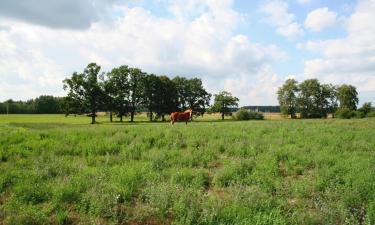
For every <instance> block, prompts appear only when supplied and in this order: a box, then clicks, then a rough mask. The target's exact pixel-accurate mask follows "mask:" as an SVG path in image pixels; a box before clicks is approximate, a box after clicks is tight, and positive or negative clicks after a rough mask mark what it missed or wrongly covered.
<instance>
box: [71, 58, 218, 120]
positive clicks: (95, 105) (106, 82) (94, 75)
mask: <svg viewBox="0 0 375 225" xmlns="http://www.w3.org/2000/svg"><path fill="white" fill-rule="evenodd" d="M92 68H95V69H92ZM99 71H100V66H98V65H96V64H95V63H91V64H89V65H88V66H87V68H86V69H85V70H84V72H83V73H73V75H72V77H71V78H68V79H66V80H64V89H65V90H67V91H68V92H69V93H68V97H67V98H68V99H69V103H71V106H72V107H69V106H70V105H69V104H67V105H68V107H67V108H73V110H71V109H70V110H68V112H70V111H74V110H76V111H77V109H76V108H77V106H78V108H83V109H86V111H88V112H90V113H91V116H92V118H93V119H92V122H93V123H95V116H96V112H98V111H99V110H103V111H109V112H110V113H111V115H112V113H115V114H117V115H118V116H119V117H120V121H122V117H123V116H124V115H127V114H129V113H130V115H131V119H130V121H131V122H133V120H134V114H135V112H136V110H137V109H140V108H143V109H146V110H147V111H148V113H149V118H150V121H152V120H153V119H154V114H156V117H157V118H162V120H165V118H164V116H165V115H166V114H170V113H171V112H173V111H177V110H185V109H187V108H190V109H192V110H193V112H194V113H195V114H203V113H204V112H205V111H206V107H207V106H208V105H209V101H210V98H211V94H209V93H208V92H207V91H206V90H205V89H204V87H203V84H202V81H201V80H200V79H198V78H192V79H187V78H184V77H178V76H177V77H175V78H174V79H172V80H171V79H169V78H168V77H167V76H157V75H155V74H147V73H145V72H142V71H141V70H140V69H137V68H129V67H128V66H126V65H123V66H120V67H117V68H113V69H112V70H111V71H110V72H109V73H102V74H99ZM99 78H100V79H99ZM110 118H111V119H110V120H111V121H112V116H111V117H110Z"/></svg>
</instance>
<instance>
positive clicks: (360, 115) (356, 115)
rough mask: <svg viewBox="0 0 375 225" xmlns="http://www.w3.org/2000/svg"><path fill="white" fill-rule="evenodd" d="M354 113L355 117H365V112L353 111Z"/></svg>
mask: <svg viewBox="0 0 375 225" xmlns="http://www.w3.org/2000/svg"><path fill="white" fill-rule="evenodd" d="M354 115H355V118H359V119H361V118H365V117H366V114H365V113H364V112H362V111H355V112H354Z"/></svg>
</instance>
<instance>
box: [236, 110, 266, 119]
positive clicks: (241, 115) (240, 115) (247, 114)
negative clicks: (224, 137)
mask: <svg viewBox="0 0 375 225" xmlns="http://www.w3.org/2000/svg"><path fill="white" fill-rule="evenodd" d="M263 118H264V117H263V114H261V113H258V112H254V111H249V110H247V109H243V108H242V109H239V110H238V111H237V112H236V113H235V114H234V116H233V119H235V120H262V119H263Z"/></svg>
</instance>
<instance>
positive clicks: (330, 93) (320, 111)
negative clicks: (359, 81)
mask: <svg viewBox="0 0 375 225" xmlns="http://www.w3.org/2000/svg"><path fill="white" fill-rule="evenodd" d="M277 96H278V100H279V104H280V108H281V112H282V113H283V114H284V115H289V116H290V117H291V118H296V113H297V112H299V113H300V117H301V118H325V117H327V115H328V114H332V115H338V116H339V117H340V118H346V117H349V118H352V117H365V116H366V114H367V113H368V112H370V111H371V104H370V105H369V106H368V105H365V106H364V108H363V110H362V111H359V112H355V110H356V109H357V104H358V93H357V90H356V88H355V87H354V86H352V85H346V84H343V85H341V86H334V85H332V84H321V83H320V82H319V81H318V80H317V79H308V80H305V81H303V82H302V83H299V84H298V82H297V81H296V80H294V79H288V80H287V81H286V82H285V83H284V84H283V86H281V87H280V88H279V90H278V91H277ZM338 109H339V110H338ZM336 110H338V111H337V112H336ZM362 115H363V116H362Z"/></svg>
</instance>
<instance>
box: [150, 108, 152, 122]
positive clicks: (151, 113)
mask: <svg viewBox="0 0 375 225" xmlns="http://www.w3.org/2000/svg"><path fill="white" fill-rule="evenodd" d="M149 113H150V122H152V111H151V110H150V111H149Z"/></svg>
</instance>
